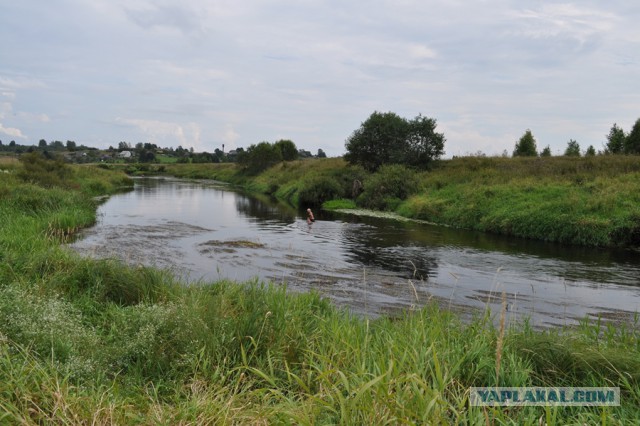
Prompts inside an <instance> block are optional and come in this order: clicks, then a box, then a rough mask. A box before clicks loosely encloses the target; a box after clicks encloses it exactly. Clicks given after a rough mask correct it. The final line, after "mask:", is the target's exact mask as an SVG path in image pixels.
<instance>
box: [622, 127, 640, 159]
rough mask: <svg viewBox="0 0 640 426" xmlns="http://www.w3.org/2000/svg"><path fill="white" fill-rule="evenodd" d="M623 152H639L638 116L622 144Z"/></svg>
mask: <svg viewBox="0 0 640 426" xmlns="http://www.w3.org/2000/svg"><path fill="white" fill-rule="evenodd" d="M624 152H625V153H627V154H640V118H638V119H637V120H636V122H635V124H634V125H633V128H632V129H631V132H630V133H629V135H627V137H626V139H625V144H624Z"/></svg>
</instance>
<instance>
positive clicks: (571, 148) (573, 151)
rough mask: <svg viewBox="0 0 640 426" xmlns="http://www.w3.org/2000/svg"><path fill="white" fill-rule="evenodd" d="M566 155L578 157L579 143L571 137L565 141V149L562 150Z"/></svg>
mask: <svg viewBox="0 0 640 426" xmlns="http://www.w3.org/2000/svg"><path fill="white" fill-rule="evenodd" d="M564 155H566V156H567V157H580V144H579V143H578V142H576V141H575V140H573V139H570V140H569V142H567V149H565V150H564Z"/></svg>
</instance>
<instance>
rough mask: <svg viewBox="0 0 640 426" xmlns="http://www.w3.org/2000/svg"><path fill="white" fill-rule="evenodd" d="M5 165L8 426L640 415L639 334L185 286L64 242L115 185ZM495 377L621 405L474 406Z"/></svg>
mask: <svg viewBox="0 0 640 426" xmlns="http://www.w3.org/2000/svg"><path fill="white" fill-rule="evenodd" d="M332 161H336V160H332ZM318 164H322V165H323V166H324V165H327V164H328V165H331V167H327V168H326V173H327V174H328V175H330V174H331V173H334V172H333V171H332V168H333V166H332V163H331V162H326V163H318ZM289 167H291V168H295V167H301V166H298V165H290V166H289ZM305 168H306V169H307V171H306V172H304V173H303V174H304V176H305V177H304V178H302V179H306V178H309V175H310V173H309V169H308V167H305ZM0 169H3V172H2V173H0V220H1V222H0V223H1V224H2V226H1V228H0V423H6V424H50V423H54V424H89V423H91V424H226V423H241V424H271V423H276V424H280V423H284V424H387V423H390V424H416V423H417V424H420V423H422V424H438V423H444V424H447V423H454V424H460V423H465V424H466V423H469V424H531V425H533V424H535V425H537V424H540V423H546V424H567V423H574V424H593V423H603V424H637V423H638V422H640V408H639V407H640V390H639V389H640V339H639V337H640V334H639V333H638V331H634V328H633V327H632V326H631V325H629V327H617V328H616V327H613V326H604V325H599V324H585V325H583V326H582V327H579V328H578V329H575V330H564V331H563V330H551V331H544V332H541V331H534V330H531V329H530V328H528V327H527V326H524V325H523V326H512V327H505V328H502V327H500V326H498V327H495V326H494V325H493V324H494V321H493V319H494V318H491V315H490V314H487V315H484V316H481V317H479V318H477V319H476V320H475V321H473V322H471V323H462V322H461V321H459V319H458V318H456V317H455V316H454V315H452V314H450V313H447V312H443V311H441V310H440V309H439V308H438V307H437V306H436V305H429V306H427V307H425V308H423V309H421V310H418V311H413V312H408V313H407V314H406V315H405V316H404V317H402V318H399V319H388V318H380V319H376V320H366V319H362V318H357V317H353V316H350V315H349V314H348V313H347V312H344V311H340V310H337V309H335V308H334V307H332V306H331V305H330V304H329V303H328V302H327V301H324V300H321V299H320V298H319V297H318V295H316V294H288V293H287V292H286V291H285V289H284V288H283V287H282V286H278V285H265V284H260V283H245V284H239V283H231V282H227V281H220V282H215V283H201V284H199V285H192V286H185V285H183V284H182V283H179V282H176V281H175V280H174V279H173V278H172V277H171V276H170V275H169V274H167V273H165V272H162V271H158V270H154V269H150V268H146V267H128V266H125V265H123V264H121V263H119V262H116V261H112V260H90V259H85V258H81V257H79V256H78V255H76V254H75V253H72V252H70V251H68V250H66V249H65V248H64V247H63V246H61V244H62V243H63V242H64V241H66V239H68V238H69V237H71V236H73V234H74V233H75V232H76V231H77V230H78V229H79V228H81V227H84V226H87V225H89V224H91V223H93V221H94V220H95V207H96V205H95V201H93V198H92V197H94V196H96V195H99V194H103V193H110V192H114V191H116V190H118V189H119V188H120V187H121V186H123V185H127V184H129V182H128V179H127V178H126V177H125V176H124V175H122V174H118V173H115V172H109V171H105V170H100V169H97V168H73V169H70V168H68V167H67V166H64V165H61V164H58V165H51V164H40V165H39V166H38V167H32V168H31V169H29V170H26V169H23V168H22V166H21V165H19V164H15V163H11V164H3V165H0ZM4 170H6V171H8V173H4ZM321 170H322V169H316V173H317V175H316V176H320V178H317V179H321V178H322V176H323V174H322V173H325V171H321ZM293 172H294V170H292V173H293ZM295 173H298V172H297V171H295ZM303 174H301V176H302V175H303ZM199 177H201V176H199ZM52 182H55V183H56V184H55V185H51V183H52ZM254 184H255V185H263V183H261V181H260V180H255V181H254ZM271 189H273V188H271ZM280 190H282V191H285V192H286V191H288V190H287V183H286V182H285V181H283V184H282V185H279V186H278V188H277V189H276V192H277V191H280ZM495 314H496V315H498V316H499V315H500V313H495ZM497 322H498V323H500V321H497ZM493 385H502V386H619V387H620V388H621V389H622V406H620V407H611V408H586V407H572V408H569V407H548V408H544V407H543V408H541V407H525V408H510V409H501V408H476V407H470V406H469V404H468V388H469V387H470V386H493Z"/></svg>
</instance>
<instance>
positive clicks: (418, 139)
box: [403, 114, 445, 168]
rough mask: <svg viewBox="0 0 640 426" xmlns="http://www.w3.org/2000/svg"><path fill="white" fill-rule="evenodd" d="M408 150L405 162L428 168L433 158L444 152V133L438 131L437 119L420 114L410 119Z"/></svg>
mask: <svg viewBox="0 0 640 426" xmlns="http://www.w3.org/2000/svg"><path fill="white" fill-rule="evenodd" d="M408 130H409V133H408V135H407V140H406V143H407V150H406V152H405V158H404V161H403V163H404V164H408V165H410V166H415V167H418V168H427V167H428V165H429V164H430V163H431V161H432V160H434V159H437V158H440V156H441V155H442V154H444V142H445V138H444V134H442V133H436V131H435V130H436V120H435V119H433V118H428V117H423V116H422V115H421V114H419V115H418V116H417V117H416V118H414V119H413V120H411V121H409V129H408Z"/></svg>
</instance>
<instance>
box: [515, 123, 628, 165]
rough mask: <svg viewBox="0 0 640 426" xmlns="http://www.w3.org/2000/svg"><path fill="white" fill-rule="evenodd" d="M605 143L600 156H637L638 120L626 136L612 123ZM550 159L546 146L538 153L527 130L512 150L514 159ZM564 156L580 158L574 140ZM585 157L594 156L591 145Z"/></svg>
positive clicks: (594, 150)
mask: <svg viewBox="0 0 640 426" xmlns="http://www.w3.org/2000/svg"><path fill="white" fill-rule="evenodd" d="M606 138H607V142H606V143H605V146H604V151H602V152H601V153H602V154H627V155H639V154H640V118H639V119H637V120H636V122H635V124H634V125H633V127H632V128H631V131H630V132H629V133H628V134H627V133H625V131H624V130H623V129H621V128H620V127H619V126H618V124H617V123H614V124H613V126H612V127H611V130H610V131H609V134H608V135H607V136H606ZM538 155H540V156H541V157H550V156H551V149H550V148H549V146H548V145H547V146H546V147H545V148H544V149H543V150H542V151H541V152H540V153H538V150H537V143H536V139H535V137H534V136H533V134H532V132H531V130H529V129H527V131H525V133H524V134H523V135H522V137H521V138H520V139H519V140H518V141H517V142H516V144H515V148H514V150H513V156H514V157H536V156H538ZM564 155H566V156H569V157H580V156H581V155H582V152H581V150H580V144H579V143H578V142H577V141H576V140H574V139H569V141H568V142H567V146H566V149H565V151H564ZM584 155H585V156H594V155H596V149H595V148H594V147H593V145H590V146H589V147H588V148H587V149H586V151H585V152H584Z"/></svg>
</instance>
